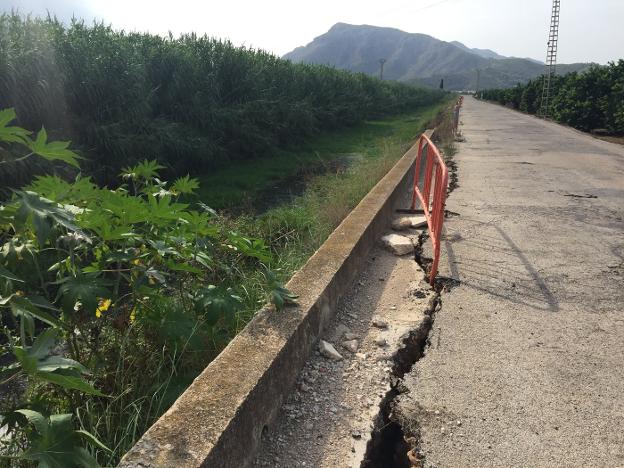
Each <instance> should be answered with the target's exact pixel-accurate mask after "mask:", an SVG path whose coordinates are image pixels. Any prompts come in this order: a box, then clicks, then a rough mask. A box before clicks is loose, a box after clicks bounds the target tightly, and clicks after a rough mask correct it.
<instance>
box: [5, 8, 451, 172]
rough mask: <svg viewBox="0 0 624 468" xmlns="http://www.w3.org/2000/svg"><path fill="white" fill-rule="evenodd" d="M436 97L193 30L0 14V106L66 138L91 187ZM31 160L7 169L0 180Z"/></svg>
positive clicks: (250, 152)
mask: <svg viewBox="0 0 624 468" xmlns="http://www.w3.org/2000/svg"><path fill="white" fill-rule="evenodd" d="M439 99H440V94H439V93H436V92H434V91H427V90H423V89H416V88H414V87H409V86H406V85H400V84H397V83H393V82H382V81H379V80H377V79H375V78H372V77H369V76H366V75H364V74H353V73H348V72H344V71H339V70H335V69H332V68H329V67H325V66H318V65H302V64H292V63H290V62H289V61H286V60H282V59H280V58H277V57H275V56H273V55H271V54H269V53H266V52H263V51H260V50H251V49H246V48H239V47H235V46H233V45H232V44H231V43H229V42H228V41H221V40H216V39H212V38H208V37H198V36H196V35H194V34H187V35H183V36H181V37H179V38H173V37H171V36H170V37H160V36H154V35H150V34H140V33H125V32H122V31H115V30H113V29H112V28H111V27H109V26H105V25H103V24H94V25H93V26H87V25H85V24H83V23H81V22H74V23H72V24H71V25H70V26H69V27H65V26H63V25H62V24H60V23H58V22H57V21H55V20H53V19H46V20H42V19H33V18H24V17H20V16H18V15H6V14H5V15H2V16H0V109H1V108H9V107H12V108H14V109H15V110H16V113H17V117H18V121H17V122H18V124H20V125H21V126H23V127H25V128H40V127H41V125H42V124H43V125H44V126H45V128H46V129H47V130H48V133H49V134H50V135H51V136H52V137H54V138H59V139H71V140H72V141H73V142H74V146H75V148H76V149H77V150H78V151H79V152H80V153H81V154H82V155H83V156H85V158H86V159H85V161H84V162H83V164H82V165H83V170H86V172H87V173H88V174H90V175H91V176H93V178H94V180H95V181H96V182H98V183H107V184H112V183H114V182H115V180H116V176H117V174H118V173H119V171H120V170H121V168H122V167H126V166H128V165H133V164H136V163H138V162H139V161H142V160H143V159H145V158H148V159H156V160H157V161H158V162H159V163H160V164H161V165H163V166H165V174H167V175H169V176H172V175H181V174H185V173H187V172H193V173H197V172H203V171H205V170H207V169H212V168H214V167H216V166H219V165H224V164H226V163H228V162H230V161H235V160H240V159H246V158H255V157H266V156H270V155H271V154H272V152H273V151H274V150H275V149H276V148H279V147H284V146H288V145H292V144H293V143H298V142H301V141H303V140H304V139H305V138H306V137H308V136H310V135H314V134H316V133H318V132H321V131H323V130H328V129H332V130H333V129H336V128H340V127H344V126H349V125H352V124H354V123H357V122H361V121H363V120H365V119H370V118H375V117H380V116H384V115H393V114H397V113H399V112H401V111H405V110H408V109H414V108H415V107H417V106H420V105H425V104H428V103H432V102H436V101H438V100H439ZM36 165H37V164H36V163H35V162H34V161H28V162H24V163H22V164H21V166H20V167H19V170H16V169H15V167H14V168H13V172H12V173H10V174H8V173H7V172H6V170H5V171H4V179H2V173H0V182H2V181H3V180H4V181H7V180H9V179H8V178H9V177H10V180H11V182H12V183H15V176H16V175H21V174H24V173H28V172H29V171H25V168H29V169H32V170H34V171H36V169H37V168H36V167H34V166H36ZM46 169H48V170H49V167H48V168H46Z"/></svg>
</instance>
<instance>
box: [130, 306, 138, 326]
mask: <svg viewBox="0 0 624 468" xmlns="http://www.w3.org/2000/svg"><path fill="white" fill-rule="evenodd" d="M136 313H137V306H134V307H133V308H132V310H131V311H130V323H134V321H135V320H136Z"/></svg>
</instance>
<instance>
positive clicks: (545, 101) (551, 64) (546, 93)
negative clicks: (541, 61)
mask: <svg viewBox="0 0 624 468" xmlns="http://www.w3.org/2000/svg"><path fill="white" fill-rule="evenodd" d="M560 4H561V0H553V4H552V14H551V16H550V30H549V33H548V48H547V51H546V70H545V73H544V87H543V89H542V101H541V106H540V112H539V114H540V116H542V117H543V118H548V116H549V115H550V94H551V80H552V77H553V76H555V73H556V72H557V41H558V40H559V9H560Z"/></svg>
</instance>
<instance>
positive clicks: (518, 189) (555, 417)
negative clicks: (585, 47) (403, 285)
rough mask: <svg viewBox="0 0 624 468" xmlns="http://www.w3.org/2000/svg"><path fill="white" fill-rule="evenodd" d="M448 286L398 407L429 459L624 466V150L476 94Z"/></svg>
mask: <svg viewBox="0 0 624 468" xmlns="http://www.w3.org/2000/svg"><path fill="white" fill-rule="evenodd" d="M461 120H462V122H463V126H462V127H461V129H462V133H463V136H464V137H465V139H466V141H465V142H463V143H460V144H459V145H458V150H459V151H458V153H457V155H456V156H455V160H456V162H457V164H458V176H459V187H458V188H457V189H456V190H455V191H454V192H453V193H452V194H451V196H450V198H449V200H448V203H447V209H448V210H450V211H452V212H456V213H458V214H459V216H455V217H451V218H448V219H447V220H446V221H445V228H446V234H445V239H446V240H445V242H444V243H443V247H442V250H443V258H442V259H441V262H440V267H441V271H440V274H441V275H442V276H447V277H452V278H454V279H455V280H457V281H458V283H457V285H456V286H455V287H453V288H452V289H451V290H450V291H448V292H445V293H443V294H442V299H441V300H442V307H441V309H440V310H439V311H438V312H437V314H436V315H435V320H434V324H433V328H432V330H431V334H430V337H429V343H430V345H429V347H428V349H427V350H426V354H425V356H424V357H423V358H422V359H421V360H420V361H419V362H417V363H416V365H415V366H414V368H413V369H412V371H411V373H410V374H408V375H407V376H406V379H405V385H406V387H407V389H408V392H407V393H403V394H402V395H400V396H399V397H398V399H397V400H395V407H394V417H395V418H398V419H399V420H400V422H401V423H402V425H403V427H404V430H405V432H407V433H410V432H412V433H414V432H419V433H420V449H421V451H422V453H423V455H424V460H425V463H424V466H426V467H438V468H442V467H564V466H565V467H581V466H583V467H585V466H586V467H590V466H591V467H624V147H623V146H618V145H615V144H611V143H606V142H603V141H599V140H596V139H593V138H591V137H589V136H586V135H583V134H580V133H579V132H576V131H573V130H570V129H567V128H564V127H562V126H559V125H556V124H553V123H548V122H543V121H541V120H538V119H536V118H534V117H531V116H527V115H524V114H521V113H518V112H515V111H511V110H508V109H506V108H503V107H501V106H496V105H491V104H487V103H483V102H479V101H476V100H475V99H473V98H467V99H466V100H465V105H464V108H463V110H462V117H461Z"/></svg>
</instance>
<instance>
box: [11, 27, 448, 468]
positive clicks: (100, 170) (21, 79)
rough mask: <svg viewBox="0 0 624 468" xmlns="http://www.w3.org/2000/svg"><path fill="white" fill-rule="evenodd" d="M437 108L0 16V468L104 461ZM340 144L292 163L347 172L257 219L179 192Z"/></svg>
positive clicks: (124, 445)
mask: <svg viewBox="0 0 624 468" xmlns="http://www.w3.org/2000/svg"><path fill="white" fill-rule="evenodd" d="M442 97H443V95H442V94H440V93H437V92H434V91H425V90H418V89H415V88H410V87H407V86H403V85H398V84H395V83H389V82H381V81H379V80H376V79H374V78H370V77H366V76H364V75H360V74H351V73H347V72H342V71H337V70H334V69H331V68H328V67H322V66H309V65H293V64H291V63H290V62H288V61H284V60H281V59H278V58H276V57H274V56H272V55H270V54H267V53H264V52H261V51H253V50H248V49H244V48H236V47H234V46H232V45H231V44H230V43H228V42H224V41H218V40H213V39H209V38H206V37H196V36H194V35H186V36H182V37H180V38H179V39H174V38H172V37H169V38H161V37H158V36H151V35H147V34H126V33H123V32H117V31H114V30H112V29H111V28H109V27H106V26H103V25H98V24H96V25H93V26H90V27H89V26H85V25H84V24H82V23H78V22H75V23H73V24H72V25H70V26H69V27H65V26H63V25H61V24H59V23H58V22H56V21H54V20H51V19H47V20H41V19H30V18H23V17H19V16H17V15H3V16H0V109H2V108H4V110H0V184H1V188H2V193H1V194H0V195H1V197H0V199H2V198H3V199H4V200H5V201H4V202H2V203H1V204H0V317H1V320H2V335H1V337H0V347H1V351H2V356H0V366H1V367H0V390H1V393H0V395H1V396H0V410H1V414H2V415H1V418H2V419H1V421H0V426H2V427H3V431H6V432H3V435H2V438H0V460H2V461H1V462H0V464H3V465H10V466H33V465H36V464H39V465H40V466H58V467H66V466H67V467H70V466H94V465H96V464H97V463H100V464H103V465H107V466H108V465H112V464H115V463H116V462H117V461H118V460H119V458H120V456H121V455H123V453H124V452H125V451H126V450H127V449H128V448H129V447H131V446H132V445H133V444H134V442H135V441H136V440H137V439H138V438H139V437H140V436H141V434H142V433H143V432H144V431H145V430H146V429H147V427H149V425H150V424H151V423H152V422H153V421H154V420H155V419H156V418H157V417H159V416H160V415H161V414H162V413H163V411H165V410H166V409H167V408H168V407H169V406H170V404H171V403H172V402H173V401H174V400H175V398H177V396H178V395H179V394H180V393H181V392H182V391H183V390H184V389H185V388H186V386H187V385H188V384H189V383H190V382H191V381H192V380H193V378H195V377H196V376H197V374H198V372H200V371H201V369H203V368H204V366H205V365H206V364H207V363H208V362H209V361H210V360H211V359H212V358H213V357H214V356H215V355H216V354H217V353H218V352H219V351H220V350H221V349H222V348H223V346H224V345H225V344H226V343H227V342H228V340H229V339H231V338H232V336H234V334H235V333H236V332H237V331H238V330H240V328H241V327H242V326H244V324H245V323H246V322H247V321H248V320H249V318H250V317H251V316H252V315H253V313H254V311H255V310H257V309H258V308H259V307H260V306H262V305H263V304H265V303H267V302H270V303H272V304H273V305H274V307H276V308H277V309H280V308H281V307H282V306H283V305H284V304H285V303H288V302H290V301H293V300H296V298H295V297H294V296H293V295H292V294H291V293H290V292H289V291H287V290H285V289H284V288H283V287H282V285H281V284H282V282H283V281H285V280H287V279H288V277H289V276H290V275H291V274H292V272H293V271H294V270H295V269H296V268H298V267H300V266H301V264H302V263H303V262H304V261H305V260H306V259H307V257H308V256H309V255H310V254H311V253H312V252H313V251H314V250H315V249H316V248H318V246H319V245H320V244H321V243H322V242H323V241H324V239H325V238H326V237H327V235H328V234H329V233H330V232H331V231H332V230H333V229H334V228H335V226H336V225H337V224H338V223H339V222H340V221H341V220H342V219H343V217H344V216H345V214H346V213H348V211H349V210H350V209H351V208H352V207H353V206H355V204H356V203H357V202H358V201H359V200H360V199H361V197H362V196H363V195H364V194H366V192H367V191H368V190H369V189H370V188H371V187H372V186H373V185H374V184H375V183H376V182H377V180H379V178H381V177H382V176H383V174H385V173H386V171H387V170H388V168H389V167H390V166H391V165H392V164H393V163H394V161H395V160H396V158H397V157H398V156H400V154H402V150H403V149H405V146H406V145H407V144H408V143H409V142H410V140H411V139H412V138H413V137H414V136H416V133H417V132H418V131H420V130H422V128H423V127H424V124H425V123H426V121H427V120H428V119H429V118H431V117H432V116H433V113H435V112H436V110H437V108H438V107H439V104H437V103H440V102H441V98H442ZM432 104H435V105H432ZM427 106H428V107H427ZM407 109H409V111H410V112H411V114H409V115H404V116H402V117H399V118H395V120H394V121H392V122H391V123H390V124H387V123H385V122H384V123H376V122H364V121H365V120H367V119H370V118H375V117H380V116H385V115H390V114H396V113H398V112H401V111H403V110H407ZM340 127H350V128H349V129H346V130H343V133H344V132H348V133H344V134H342V135H341V134H340V133H339V132H338V133H333V135H332V137H329V136H328V137H327V138H326V139H325V140H324V142H325V143H324V145H325V147H323V148H321V147H319V146H318V145H316V147H315V149H314V151H313V150H312V149H306V150H305V156H303V158H304V159H306V160H312V158H317V159H322V160H324V158H325V156H323V155H319V152H318V151H320V153H325V152H327V154H328V155H330V154H332V153H342V152H346V153H350V154H352V153H353V152H354V151H356V152H358V157H359V158H360V159H358V162H357V164H354V165H353V166H351V167H349V169H348V170H344V171H341V172H339V173H334V174H329V175H328V176H321V177H317V178H315V179H314V180H312V181H309V188H308V190H306V192H305V194H304V195H303V196H301V197H298V198H297V199H295V200H293V201H292V202H290V203H288V204H286V205H283V206H280V207H277V208H274V209H272V210H269V211H268V212H266V213H265V214H264V215H262V216H260V217H254V216H251V215H245V214H242V215H239V216H238V217H236V218H234V217H226V216H223V215H218V214H217V213H215V212H214V211H213V210H212V209H211V208H209V207H208V206H206V205H205V204H203V203H201V201H199V200H200V199H201V197H200V198H199V199H198V197H197V196H196V192H197V189H198V188H199V187H198V185H199V184H198V181H197V179H195V178H191V177H189V176H188V175H185V174H187V173H193V175H196V174H198V172H200V171H205V170H206V169H211V168H218V167H221V168H223V166H227V165H228V164H233V163H239V162H240V161H241V160H244V159H247V160H251V159H253V158H265V160H270V159H275V158H274V156H275V155H276V154H277V155H278V156H279V158H281V159H280V161H283V160H284V158H289V157H290V155H294V154H295V152H294V150H293V149H292V148H293V144H295V145H297V144H299V143H302V142H304V141H306V140H307V139H308V138H309V137H310V136H312V135H314V134H316V133H320V132H322V131H326V130H332V131H334V132H335V131H336V129H339V128H340ZM25 128H32V129H38V130H37V131H36V132H35V133H31V132H30V131H27V130H25ZM333 136H335V137H336V138H333ZM341 138H342V140H341ZM69 139H72V140H73V141H74V143H73V144H72V145H71V146H70V144H69V142H68V141H59V140H69ZM334 140H335V141H338V142H340V141H342V143H341V144H339V145H338V146H334V147H333V148H332V144H330V143H329V142H333V141H334ZM286 149H288V150H286ZM330 157H331V156H328V158H330ZM246 164H247V165H249V164H248V163H246ZM285 165H286V164H282V163H279V162H278V163H277V166H276V165H275V164H273V166H271V167H273V168H277V169H278V170H279V169H280V168H281V169H283V168H284V166H285ZM221 170H223V169H221ZM271 170H273V169H271ZM163 176H165V177H166V178H169V177H171V179H170V180H173V181H172V182H171V183H168V182H166V181H165V179H164V178H163ZM202 178H203V179H204V180H207V181H210V180H211V179H210V178H209V176H208V175H207V174H202ZM8 189H10V190H8ZM218 191H219V192H223V190H218ZM212 192H213V193H214V189H213V190H212ZM232 193H233V192H232ZM241 233H244V234H241ZM96 460H97V462H96Z"/></svg>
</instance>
